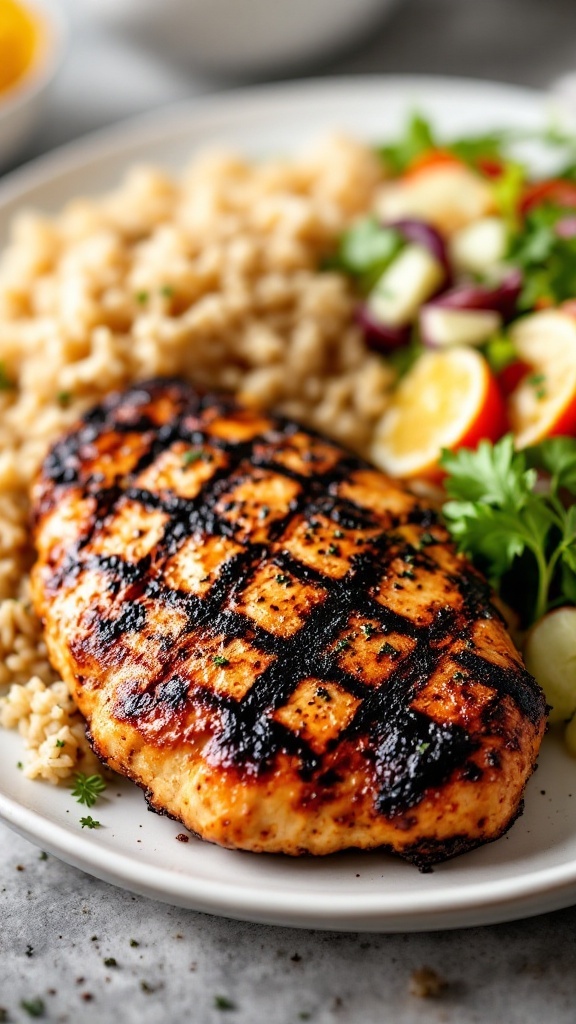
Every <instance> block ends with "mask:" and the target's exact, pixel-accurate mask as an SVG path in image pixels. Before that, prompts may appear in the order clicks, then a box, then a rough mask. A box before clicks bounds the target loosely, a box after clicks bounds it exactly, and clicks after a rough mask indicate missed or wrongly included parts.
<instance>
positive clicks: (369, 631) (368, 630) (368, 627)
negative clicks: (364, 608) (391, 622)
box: [362, 622, 378, 636]
mask: <svg viewBox="0 0 576 1024" xmlns="http://www.w3.org/2000/svg"><path fill="white" fill-rule="evenodd" d="M362 632H363V633H365V634H366V636H372V635H373V634H374V633H377V632H378V630H377V628H376V626H373V625H372V623H371V622H363V623H362Z"/></svg>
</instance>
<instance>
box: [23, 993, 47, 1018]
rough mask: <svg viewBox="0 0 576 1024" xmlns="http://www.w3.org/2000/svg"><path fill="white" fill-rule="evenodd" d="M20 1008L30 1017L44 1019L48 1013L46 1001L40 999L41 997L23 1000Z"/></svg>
mask: <svg viewBox="0 0 576 1024" xmlns="http://www.w3.org/2000/svg"><path fill="white" fill-rule="evenodd" d="M20 1006H21V1007H22V1009H23V1010H25V1011H26V1013H27V1014H28V1016H29V1017H43V1016H44V1014H45V1012H46V1007H45V1005H44V1000H43V999H40V996H37V997H36V998H35V999H21V1000H20Z"/></svg>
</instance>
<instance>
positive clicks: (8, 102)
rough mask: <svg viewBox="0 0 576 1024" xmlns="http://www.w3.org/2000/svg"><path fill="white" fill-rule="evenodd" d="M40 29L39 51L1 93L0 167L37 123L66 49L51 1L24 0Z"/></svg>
mask: <svg viewBox="0 0 576 1024" xmlns="http://www.w3.org/2000/svg"><path fill="white" fill-rule="evenodd" d="M25 2H26V7H27V8H28V9H29V10H30V11H31V12H32V14H35V15H36V17H37V19H38V22H39V24H40V26H41V30H40V31H41V35H40V52H39V54H38V56H37V57H36V58H35V60H34V62H33V64H32V67H31V68H30V69H29V71H27V72H26V74H25V75H24V76H23V77H22V79H20V80H19V81H18V82H16V83H15V84H14V86H13V87H12V88H11V89H8V90H7V91H6V92H3V93H0V168H2V167H5V166H6V165H7V164H9V163H10V161H11V160H13V159H14V157H16V156H17V155H18V153H19V152H20V150H21V149H22V147H23V146H24V145H25V143H26V142H27V140H28V138H29V137H30V135H31V134H32V132H33V130H34V127H35V125H36V124H37V122H38V119H39V117H40V114H41V113H42V109H43V106H44V102H45V100H46V97H47V95H48V93H49V90H50V87H51V85H52V82H53V80H54V78H55V76H56V73H57V72H58V69H59V68H60V65H61V63H62V60H63V57H64V52H65V48H66V39H67V34H68V33H67V25H66V21H65V19H64V15H63V13H62V9H61V8H60V7H59V6H58V5H57V4H56V3H53V2H52V0H25Z"/></svg>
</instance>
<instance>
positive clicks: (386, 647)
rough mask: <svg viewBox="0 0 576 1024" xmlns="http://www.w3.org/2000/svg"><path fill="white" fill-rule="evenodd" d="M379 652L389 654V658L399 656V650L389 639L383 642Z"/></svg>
mask: <svg viewBox="0 0 576 1024" xmlns="http://www.w3.org/2000/svg"><path fill="white" fill-rule="evenodd" d="M378 654H387V655H388V657H389V658H397V657H398V651H397V650H396V648H395V647H394V645H393V644H391V643H389V641H388V640H387V641H386V643H384V644H382V647H381V648H380V650H379V651H378Z"/></svg>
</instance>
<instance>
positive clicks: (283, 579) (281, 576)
mask: <svg viewBox="0 0 576 1024" xmlns="http://www.w3.org/2000/svg"><path fill="white" fill-rule="evenodd" d="M275 579H276V583H281V584H282V586H284V587H291V586H292V579H291V578H290V576H287V575H286V573H284V572H279V573H278V575H277V576H276V577H275Z"/></svg>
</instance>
